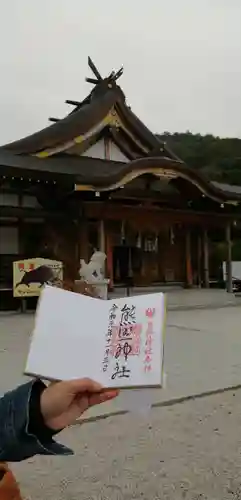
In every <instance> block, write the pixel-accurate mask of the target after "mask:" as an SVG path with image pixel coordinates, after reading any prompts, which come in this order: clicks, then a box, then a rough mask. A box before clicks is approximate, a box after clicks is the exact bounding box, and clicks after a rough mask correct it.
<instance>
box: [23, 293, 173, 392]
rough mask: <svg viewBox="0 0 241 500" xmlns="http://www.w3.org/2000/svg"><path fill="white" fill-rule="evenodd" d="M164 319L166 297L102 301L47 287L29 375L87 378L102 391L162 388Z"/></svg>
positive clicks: (31, 354) (31, 347)
mask: <svg viewBox="0 0 241 500" xmlns="http://www.w3.org/2000/svg"><path fill="white" fill-rule="evenodd" d="M164 317H165V304H164V296H163V294H150V295H145V296H138V297H128V298H123V299H117V300H116V301H114V300H109V301H102V300H98V299H93V298H90V297H86V296H84V295H80V294H75V293H73V292H68V291H65V290H61V289H58V288H52V287H46V288H45V289H44V290H43V292H42V294H41V298H40V301H39V305H38V309H37V313H36V321H35V328H34V331H33V336H32V342H31V346H30V351H29V356H28V360H27V366H26V370H25V373H26V374H30V375H34V376H40V377H42V378H45V379H49V380H67V379H73V378H82V377H89V378H92V379H94V380H96V381H97V382H100V383H101V384H102V385H103V386H104V387H121V388H129V387H150V386H160V385H161V384H162V363H163V330H164Z"/></svg>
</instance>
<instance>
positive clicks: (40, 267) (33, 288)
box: [13, 258, 63, 298]
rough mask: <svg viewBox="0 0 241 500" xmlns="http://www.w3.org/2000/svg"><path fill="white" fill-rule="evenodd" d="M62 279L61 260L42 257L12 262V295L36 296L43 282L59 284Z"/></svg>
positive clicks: (22, 296)
mask: <svg viewBox="0 0 241 500" xmlns="http://www.w3.org/2000/svg"><path fill="white" fill-rule="evenodd" d="M62 281H63V264H62V262H59V261H56V260H50V259H42V258H33V259H26V260H19V261H16V262H13V296H14V297H21V298H25V297H38V296H39V295H40V292H41V290H42V287H43V286H44V285H45V284H49V285H59V284H60V283H61V282H62Z"/></svg>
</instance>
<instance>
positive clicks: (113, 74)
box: [86, 57, 123, 85]
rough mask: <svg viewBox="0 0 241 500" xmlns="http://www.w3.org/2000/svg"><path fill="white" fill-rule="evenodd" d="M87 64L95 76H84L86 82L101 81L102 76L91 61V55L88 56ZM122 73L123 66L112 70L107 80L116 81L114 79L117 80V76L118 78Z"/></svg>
mask: <svg viewBox="0 0 241 500" xmlns="http://www.w3.org/2000/svg"><path fill="white" fill-rule="evenodd" d="M88 66H89V68H90V69H91V71H92V73H94V76H95V78H86V82H88V83H92V84H94V85H97V84H98V83H100V82H101V81H103V78H102V76H101V74H100V72H99V71H98V69H97V67H96V65H95V64H94V62H93V61H92V59H91V57H88ZM122 74H123V66H122V67H121V68H120V69H119V70H118V71H112V72H111V73H110V75H109V76H108V80H112V81H115V82H116V80H118V78H120V76H121V75H122Z"/></svg>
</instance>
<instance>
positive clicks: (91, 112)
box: [0, 58, 241, 203]
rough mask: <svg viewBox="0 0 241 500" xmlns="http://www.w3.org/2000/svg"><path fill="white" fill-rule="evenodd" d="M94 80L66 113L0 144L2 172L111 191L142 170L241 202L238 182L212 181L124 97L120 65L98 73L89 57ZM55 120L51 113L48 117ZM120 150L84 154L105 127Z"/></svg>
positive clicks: (186, 188) (202, 192) (188, 189)
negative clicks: (108, 155)
mask: <svg viewBox="0 0 241 500" xmlns="http://www.w3.org/2000/svg"><path fill="white" fill-rule="evenodd" d="M88 62H89V67H90V68H91V70H92V72H93V73H94V77H95V78H87V81H88V82H89V83H91V84H93V85H94V87H93V89H92V91H91V92H90V93H89V94H88V96H87V97H86V98H85V99H84V100H83V101H82V102H76V101H66V102H67V103H69V104H71V105H73V106H74V109H73V110H72V111H71V113H69V114H68V115H67V116H66V117H65V118H63V119H60V120H55V123H53V124H52V125H50V126H48V127H46V128H44V129H43V130H40V131H39V132H36V133H34V134H32V135H30V136H28V137H25V138H23V139H20V140H18V141H14V142H12V143H10V144H6V145H4V146H1V147H0V176H11V175H12V176H17V177H21V176H29V177H34V178H38V177H44V178H46V179H47V178H48V177H50V178H52V179H55V178H56V180H57V178H58V179H62V180H63V182H70V183H72V184H75V185H76V187H77V189H78V188H79V189H80V190H83V191H88V190H90V191H91V190H93V191H94V190H96V191H101V190H102V191H104V190H105V191H108V190H109V191H111V190H114V189H117V188H119V187H122V186H123V185H125V184H127V183H129V182H130V181H131V180H133V179H135V178H137V177H138V176H141V175H143V174H152V175H155V176H156V177H167V178H169V177H170V179H173V183H174V182H176V184H177V183H178V186H179V188H180V189H182V187H183V189H184V191H186V192H187V193H188V194H190V193H191V190H193V191H195V190H196V192H197V191H198V192H199V195H200V196H207V197H210V198H211V199H213V200H215V201H217V202H219V203H223V202H229V203H235V202H241V187H236V186H228V185H221V184H218V183H214V182H210V181H209V180H207V179H206V178H205V177H203V176H202V175H201V174H200V173H199V172H198V171H197V170H196V169H194V168H191V167H189V166H187V165H186V164H185V163H184V162H182V161H181V160H180V159H179V158H178V157H177V156H176V155H175V154H174V153H173V152H172V151H171V150H170V149H169V148H168V146H167V145H166V144H165V143H163V142H162V141H161V140H160V139H159V138H158V137H157V136H156V135H155V134H153V133H152V132H151V131H150V130H149V129H148V128H147V127H146V126H145V124H144V123H143V122H142V121H141V120H140V119H139V118H138V117H137V116H136V115H135V114H134V113H133V111H132V110H131V109H130V107H129V106H128V105H127V103H126V99H125V95H124V93H123V91H122V89H121V88H120V86H119V85H117V80H118V79H119V77H120V76H121V74H122V69H120V70H119V71H117V72H112V73H111V74H110V75H109V76H107V77H106V78H102V77H101V75H100V73H99V71H98V70H97V68H96V67H95V65H94V63H93V61H92V60H91V59H90V58H89V61H88ZM52 121H53V119H52ZM105 130H106V131H107V133H108V134H109V135H110V136H111V139H112V140H113V142H114V143H115V144H116V145H117V146H118V147H119V149H120V150H121V151H122V152H123V153H124V155H125V156H126V159H127V160H128V161H127V162H126V163H122V162H117V161H110V160H101V159H98V158H90V157H87V156H84V155H83V152H86V149H87V150H88V148H89V147H90V145H91V144H93V142H94V141H97V140H98V138H99V136H100V133H104V131H105Z"/></svg>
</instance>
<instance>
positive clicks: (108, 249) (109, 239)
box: [106, 233, 114, 291]
mask: <svg viewBox="0 0 241 500" xmlns="http://www.w3.org/2000/svg"><path fill="white" fill-rule="evenodd" d="M106 254H107V274H108V278H109V280H110V282H109V290H110V291H111V290H113V288H114V276H113V274H114V273H113V245H112V237H111V234H110V233H107V235H106Z"/></svg>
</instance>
